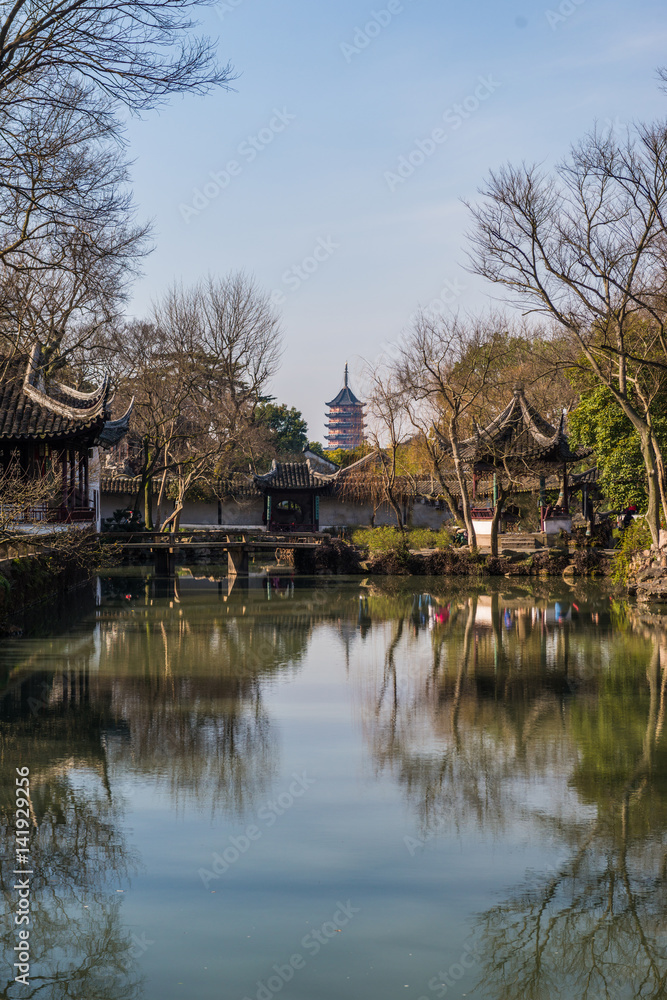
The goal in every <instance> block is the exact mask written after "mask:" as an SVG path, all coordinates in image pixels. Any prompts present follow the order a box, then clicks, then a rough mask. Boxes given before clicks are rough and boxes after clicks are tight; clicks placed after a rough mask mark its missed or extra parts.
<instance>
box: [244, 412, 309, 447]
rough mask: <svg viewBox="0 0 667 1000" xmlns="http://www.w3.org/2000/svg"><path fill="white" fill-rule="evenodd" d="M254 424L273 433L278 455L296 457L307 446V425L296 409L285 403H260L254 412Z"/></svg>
mask: <svg viewBox="0 0 667 1000" xmlns="http://www.w3.org/2000/svg"><path fill="white" fill-rule="evenodd" d="M255 423H256V424H259V425H260V426H263V427H267V428H268V429H269V430H270V431H272V432H273V437H274V443H275V449H276V452H277V453H278V454H279V455H296V454H298V453H299V452H302V451H303V450H304V448H306V447H307V445H308V436H307V432H308V424H307V423H306V421H305V420H304V419H303V415H302V413H301V411H300V410H297V409H296V407H294V406H292V407H288V406H287V404H286V403H281V404H280V406H276V405H275V403H260V404H259V406H258V407H257V409H256V410H255Z"/></svg>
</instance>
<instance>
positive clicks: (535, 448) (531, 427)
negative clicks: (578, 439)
mask: <svg viewBox="0 0 667 1000" xmlns="http://www.w3.org/2000/svg"><path fill="white" fill-rule="evenodd" d="M443 445H444V446H445V447H446V448H447V449H448V450H449V448H450V446H449V442H448V441H446V440H443ZM459 450H460V455H461V458H462V459H463V460H464V461H466V462H472V463H476V464H478V465H480V466H502V465H503V464H505V463H509V464H510V465H516V464H517V463H518V464H520V465H522V466H523V464H524V463H527V464H528V465H539V464H540V463H543V464H545V465H552V464H554V463H562V462H577V461H579V460H580V459H582V458H585V457H586V456H587V455H590V453H591V449H590V448H588V449H583V448H582V449H577V450H573V449H572V448H570V444H569V441H568V437H567V434H566V432H565V419H564V417H561V419H560V422H559V425H558V427H553V426H552V425H551V424H549V423H547V421H546V420H545V419H544V417H542V416H541V415H540V414H539V413H538V412H537V410H536V409H535V407H534V406H532V405H531V404H530V403H529V402H528V400H527V399H526V397H525V395H524V392H523V386H521V385H517V386H515V389H514V396H513V398H512V401H511V402H510V403H509V404H508V405H507V406H506V407H505V409H504V410H503V411H502V413H500V414H499V415H498V416H497V417H496V418H495V420H492V421H491V423H490V424H488V426H487V427H478V428H477V431H476V433H475V434H474V435H473V437H471V438H468V439H467V440H466V441H461V442H460V444H459Z"/></svg>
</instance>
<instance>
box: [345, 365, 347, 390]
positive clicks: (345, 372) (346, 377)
mask: <svg viewBox="0 0 667 1000" xmlns="http://www.w3.org/2000/svg"><path fill="white" fill-rule="evenodd" d="M345 388H346V389H347V361H346V362H345Z"/></svg>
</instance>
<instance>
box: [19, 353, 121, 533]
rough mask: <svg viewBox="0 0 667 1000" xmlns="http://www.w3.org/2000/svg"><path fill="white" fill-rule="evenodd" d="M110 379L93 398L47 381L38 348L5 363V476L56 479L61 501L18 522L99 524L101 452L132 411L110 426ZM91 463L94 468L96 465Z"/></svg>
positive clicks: (91, 394) (24, 513)
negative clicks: (15, 471) (16, 473)
mask: <svg viewBox="0 0 667 1000" xmlns="http://www.w3.org/2000/svg"><path fill="white" fill-rule="evenodd" d="M111 399H112V391H111V385H110V381H109V378H108V377H106V378H105V379H104V380H103V382H102V384H101V385H100V386H98V387H97V388H96V389H94V390H93V391H92V392H80V391H79V390H77V389H72V388H70V387H68V386H65V385H62V384H61V383H60V382H57V381H55V380H54V379H53V378H51V377H49V376H48V375H47V374H46V371H45V366H44V361H43V355H42V351H41V348H40V346H39V345H35V346H34V347H33V349H32V350H31V352H30V353H29V354H26V353H18V352H17V353H16V354H14V355H12V356H10V357H0V473H1V472H2V471H5V472H7V471H8V470H10V469H12V470H13V469H15V468H16V469H18V470H20V472H21V474H22V475H23V476H25V477H26V478H28V479H31V478H32V479H39V478H43V477H45V476H46V475H47V474H48V473H55V474H56V475H57V477H58V480H59V482H60V488H59V490H58V494H57V496H55V497H53V498H52V499H50V500H49V501H48V502H45V503H42V504H39V505H38V507H36V508H33V509H31V510H30V511H21V512H19V511H17V517H18V518H23V519H27V520H37V521H48V522H65V523H72V522H89V523H94V522H96V521H98V520H99V483H98V482H97V478H98V476H99V473H98V471H97V469H96V468H94V469H93V480H94V481H93V482H91V465H93V464H94V465H95V466H97V465H99V463H97V462H95V458H96V452H97V449H98V448H99V447H103V448H104V447H111V446H112V445H113V444H115V443H117V442H118V441H119V440H120V439H121V438H122V437H123V435H124V434H125V433H127V429H128V426H129V418H130V413H131V410H132V404H130V406H129V408H128V410H127V412H126V413H125V414H124V415H123V416H122V417H121V418H120V419H118V420H112V419H111V412H110V404H111ZM91 460H92V461H91Z"/></svg>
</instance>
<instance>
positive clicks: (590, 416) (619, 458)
mask: <svg viewBox="0 0 667 1000" xmlns="http://www.w3.org/2000/svg"><path fill="white" fill-rule="evenodd" d="M661 408H662V407H661ZM655 423H656V429H657V432H658V436H659V437H660V438H662V439H667V420H665V418H664V417H660V415H659V413H657V414H656V416H655ZM568 426H569V431H570V437H571V439H572V442H573V443H574V444H580V445H584V446H587V447H590V448H593V450H594V452H595V457H596V460H597V463H598V468H599V470H600V487H601V489H602V492H603V494H604V496H605V497H606V498H607V500H608V501H609V504H610V505H611V506H612V507H613V508H619V509H622V508H624V507H627V506H628V505H629V504H636V505H637V507H639V508H640V510H645V509H646V503H647V494H646V473H645V469H644V461H643V459H642V453H641V448H640V444H639V437H638V436H637V432H636V431H635V430H634V428H633V426H632V424H631V423H630V421H629V419H628V418H627V417H626V416H625V414H624V413H623V411H622V410H621V409H620V407H619V405H618V403H616V401H615V400H614V398H613V396H612V395H611V393H610V392H609V390H608V389H606V388H604V387H598V388H596V389H593V390H586V391H584V392H583V393H582V396H581V400H580V402H579V404H578V406H577V407H576V409H575V410H573V411H572V413H571V414H570V417H569V421H568Z"/></svg>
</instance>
